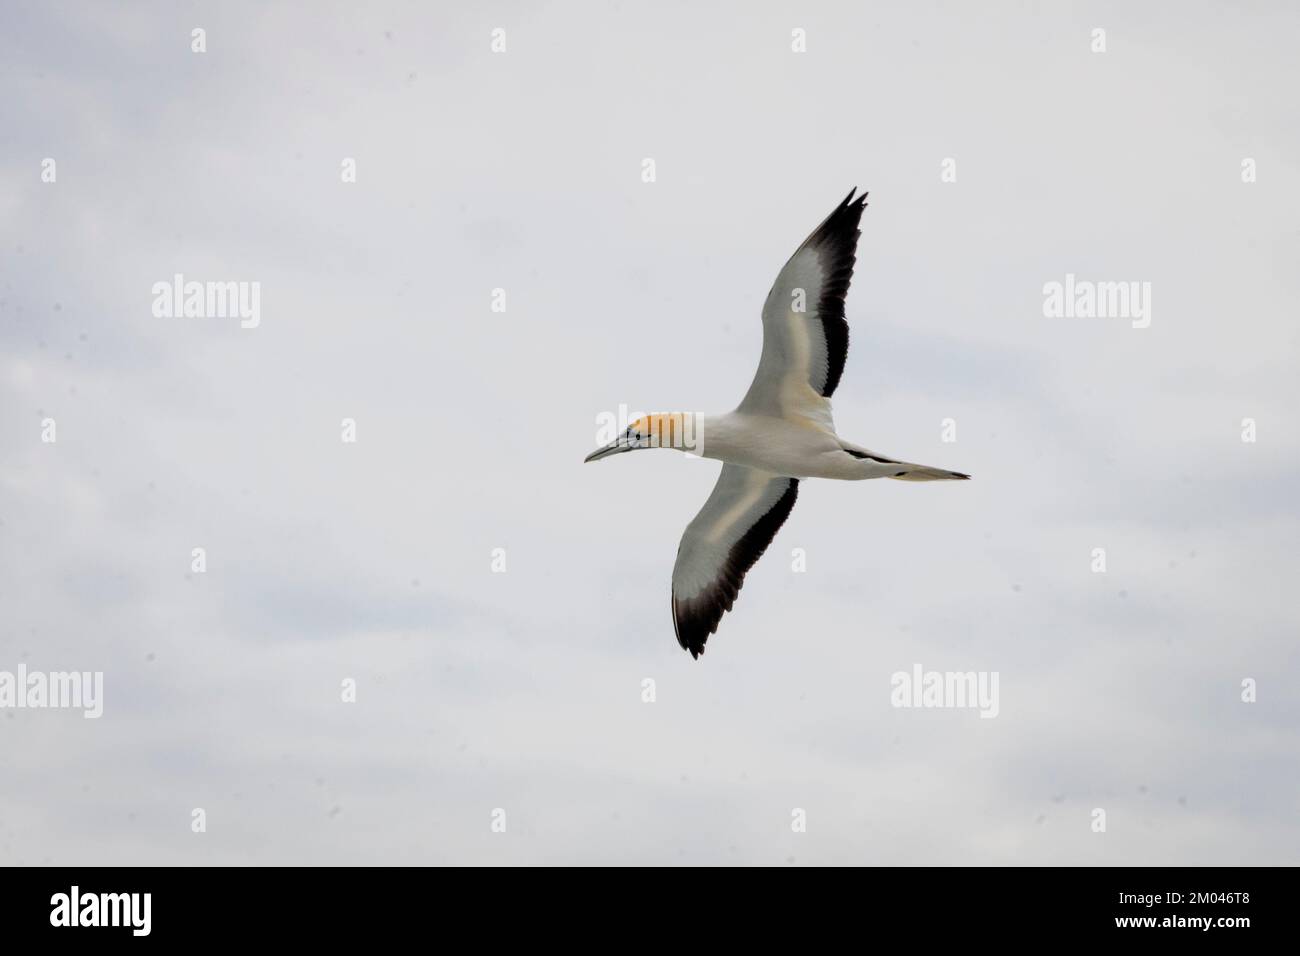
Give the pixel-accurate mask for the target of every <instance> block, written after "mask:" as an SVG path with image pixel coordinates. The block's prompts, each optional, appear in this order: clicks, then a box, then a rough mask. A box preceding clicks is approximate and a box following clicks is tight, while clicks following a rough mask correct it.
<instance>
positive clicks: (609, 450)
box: [582, 440, 632, 465]
mask: <svg viewBox="0 0 1300 956" xmlns="http://www.w3.org/2000/svg"><path fill="white" fill-rule="evenodd" d="M631 450H632V446H631V445H629V444H628V443H627V442H624V441H621V440H616V441H612V442H610V443H609V444H608V445H606V446H605V447H604V448H597V449H596V450H595V451H593V452H592V453H591V454H590V455H588V456H587V457H586V458H584V459H582V463H583V464H584V465H585V464H586V463H587V462H589V461H600V460H601V459H602V458H608V457H609V456H610V455H617V454H619V453H620V452H625V451H631Z"/></svg>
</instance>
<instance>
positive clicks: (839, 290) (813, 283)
mask: <svg viewBox="0 0 1300 956" xmlns="http://www.w3.org/2000/svg"><path fill="white" fill-rule="evenodd" d="M854 192H856V189H855V190H852V191H850V192H849V195H848V197H847V198H846V199H845V200H844V202H842V203H840V205H839V206H838V207H836V209H835V211H834V212H832V213H831V214H830V215H829V216H827V217H826V220H825V221H824V222H823V223H822V224H821V225H820V226H818V227H817V228H816V229H815V230H813V233H812V235H811V236H809V237H808V238H807V239H805V240H804V243H803V245H801V246H800V247H799V248H798V249H797V250H796V251H795V254H794V255H793V256H791V257H790V261H789V262H787V263H786V264H785V267H784V268H783V269H782V270H781V272H780V274H779V275H778V276H777V277H776V284H775V285H773V286H772V291H771V292H769V293H768V294H767V301H766V302H765V303H764V304H763V354H762V357H761V358H760V359H759V361H758V371H757V372H756V373H755V374H754V381H753V383H752V384H751V385H750V386H749V391H748V392H747V393H746V394H745V398H744V400H743V401H742V402H741V403H740V408H739V410H740V411H742V412H750V413H753V414H761V415H773V416H777V417H782V418H797V417H802V418H809V419H812V420H813V421H816V422H819V423H823V424H827V425H830V424H831V421H830V401H829V399H830V397H831V394H832V393H834V391H835V386H837V385H838V384H839V383H840V375H841V374H842V373H843V372H844V359H845V358H846V357H847V356H848V354H849V324H848V323H847V322H845V321H844V297H845V295H847V294H848V291H849V280H850V279H851V278H852V277H853V263H854V261H855V260H856V255H855V252H856V250H857V246H858V236H859V235H860V233H859V231H858V223H859V222H861V221H862V210H863V209H864V208H866V205H867V194H866V193H863V194H862V195H861V196H859V197H858V198H856V199H854V198H853V193H854ZM832 427H833V426H832Z"/></svg>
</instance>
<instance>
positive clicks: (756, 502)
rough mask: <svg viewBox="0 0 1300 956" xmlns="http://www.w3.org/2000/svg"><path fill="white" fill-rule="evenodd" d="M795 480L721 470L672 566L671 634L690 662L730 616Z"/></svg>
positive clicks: (781, 518)
mask: <svg viewBox="0 0 1300 956" xmlns="http://www.w3.org/2000/svg"><path fill="white" fill-rule="evenodd" d="M798 494H799V480H798V479H797V478H785V477H782V476H780V475H773V474H771V473H769V472H766V471H759V470H758V469H756V468H747V467H745V466H744V465H723V466H722V474H721V475H719V476H718V483H717V484H716V485H714V487H713V494H711V495H709V500H708V501H706V502H704V507H703V508H701V509H700V513H699V514H697V515H696V516H695V518H694V520H693V521H691V523H690V524H689V525H687V526H686V533H685V534H683V535H682V543H681V546H680V547H678V549H677V563H676V564H675V565H674V566H673V629H674V630H675V631H676V632H677V643H678V644H680V645H681V646H682V647H683V648H684V649H685V650H688V651H690V652H691V656H692V657H699V656H700V655H701V654H703V653H704V642H705V641H707V640H708V639H709V635H710V634H712V633H713V632H714V631H716V630H717V629H718V622H719V621H720V620H722V615H723V614H724V613H726V612H727V611H730V610H731V605H732V603H733V602H734V601H735V600H736V595H737V594H739V593H740V586H741V584H743V583H744V580H745V573H746V572H747V571H748V570H749V569H750V568H752V567H753V566H754V562H755V561H757V560H758V559H759V557H761V556H762V554H763V552H764V551H766V550H767V546H768V545H769V544H771V542H772V538H773V537H774V536H775V535H776V532H777V529H778V528H780V527H781V525H782V524H784V523H785V519H786V516H788V515H789V514H790V509H791V508H793V507H794V499H795V497H796V496H797V495H798Z"/></svg>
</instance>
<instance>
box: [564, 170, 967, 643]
mask: <svg viewBox="0 0 1300 956" xmlns="http://www.w3.org/2000/svg"><path fill="white" fill-rule="evenodd" d="M854 192H856V190H853V191H851V192H850V193H849V195H848V197H847V198H846V199H845V200H844V201H843V202H842V203H840V205H839V206H837V207H836V208H835V210H834V211H833V212H832V213H831V214H830V215H829V216H827V217H826V219H825V220H824V221H823V222H822V224H821V225H820V226H818V227H817V228H816V229H815V230H813V232H812V235H810V236H809V237H808V238H807V239H806V240H805V241H804V243H803V244H802V245H801V246H800V247H799V248H798V249H797V250H795V253H794V255H793V256H791V257H790V259H789V261H788V262H786V264H785V266H784V267H783V268H782V269H781V272H780V274H779V275H778V276H777V278H776V282H775V284H774V285H773V286H772V290H771V291H770V292H769V293H768V295H767V300H766V302H765V303H764V305H763V352H762V355H761V357H760V358H759V363H758V370H757V371H756V372H755V373H754V380H753V382H752V383H751V384H750V386H749V391H748V392H747V393H746V394H745V397H744V399H742V400H741V403H740V405H739V406H738V407H737V408H736V410H735V411H733V412H730V413H728V414H726V415H719V416H716V417H713V416H706V417H704V418H703V419H702V421H703V426H704V427H703V440H702V444H701V446H700V454H701V455H702V456H703V457H706V458H715V459H719V460H721V461H722V462H723V466H722V472H721V474H720V475H719V476H718V482H717V484H716V485H714V488H713V492H712V494H710V495H709V498H708V500H707V501H706V502H705V503H704V507H703V508H701V509H700V513H699V514H697V515H696V516H695V518H694V520H692V521H691V523H690V524H689V525H688V526H687V528H686V531H685V533H684V534H683V535H682V541H681V545H680V547H679V548H678V549H677V561H676V564H675V565H674V567H673V583H672V613H673V629H674V631H675V633H676V634H677V641H678V643H679V644H681V646H682V647H683V648H684V649H686V650H688V651H690V653H691V655H692V656H693V657H699V656H700V655H701V654H703V653H704V646H705V643H706V642H707V641H708V639H709V635H711V634H713V633H714V632H715V631H716V630H717V629H718V622H719V621H721V619H722V615H723V614H725V613H726V612H727V611H730V610H731V608H732V605H733V604H734V603H735V600H736V597H737V595H738V594H739V593H740V588H741V585H742V584H743V583H744V580H745V574H746V573H747V572H748V571H749V569H750V568H751V567H753V566H754V562H756V561H757V560H758V559H759V558H760V557H761V556H762V554H763V552H764V551H765V550H767V547H768V545H770V544H771V543H772V539H773V537H775V535H776V532H777V530H778V529H779V528H780V527H781V525H782V524H783V523H784V522H785V519H786V518H787V517H788V516H789V514H790V511H791V509H792V508H794V503H795V499H796V498H797V497H798V494H799V482H800V480H801V479H804V478H834V479H841V480H849V481H856V480H862V479H868V478H895V479H899V480H904V481H943V480H951V479H962V478H967V477H969V476H967V475H964V474H961V473H960V472H955V471H948V470H946V469H942V468H932V467H929V466H926V465H917V464H913V463H911V462H905V461H898V460H895V459H893V458H890V457H888V456H885V455H880V454H877V453H876V452H873V451H871V450H870V449H867V448H863V447H862V446H860V445H854V444H852V443H851V442H846V441H844V440H843V439H841V438H840V437H839V436H838V435H837V434H836V433H835V423H834V419H833V417H832V415H831V402H830V399H831V395H832V394H833V393H834V392H835V388H836V386H838V385H839V382H840V377H841V376H842V375H843V373H844V362H845V358H846V357H847V355H848V350H849V326H848V323H847V322H846V321H845V319H844V299H845V296H846V295H847V294H848V291H849V282H850V280H851V279H852V277H853V266H854V262H855V261H856V250H857V243H858V236H859V235H860V233H859V231H858V224H859V223H860V222H861V220H862V212H863V209H865V208H866V204H867V197H866V194H865V193H863V194H862V195H861V196H859V197H857V198H854ZM652 419H659V420H661V421H658V422H653V423H652V422H651V420H652ZM665 422H666V423H667V424H668V425H669V426H671V427H676V428H684V421H683V420H682V419H681V417H680V416H650V417H648V418H646V419H639V420H638V422H637V423H634V424H633V426H631V427H629V429H628V432H627V433H626V435H625V436H623V439H622V440H621V441H620V442H614V443H611V444H610V445H608V446H606V447H605V448H602V449H597V450H596V451H595V452H593V453H592V454H591V455H589V456H588V460H589V461H591V460H596V459H599V458H602V457H605V456H606V455H609V454H614V453H616V452H618V451H627V450H631V448H635V447H647V445H646V444H645V443H644V441H643V439H644V438H645V437H646V436H645V435H644V434H643V432H648V431H649V430H650V425H651V424H657V425H659V426H660V429H659V430H660V431H661V430H662V426H663V424H664V423H665ZM671 427H670V431H671V430H672V428H671Z"/></svg>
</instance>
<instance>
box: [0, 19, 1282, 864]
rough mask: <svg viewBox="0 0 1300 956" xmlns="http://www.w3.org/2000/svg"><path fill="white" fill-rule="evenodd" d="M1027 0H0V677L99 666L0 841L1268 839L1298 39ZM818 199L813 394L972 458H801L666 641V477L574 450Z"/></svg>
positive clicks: (419, 856) (73, 849) (655, 469)
mask: <svg viewBox="0 0 1300 956" xmlns="http://www.w3.org/2000/svg"><path fill="white" fill-rule="evenodd" d="M1044 6H1048V5H1044ZM1050 6H1052V7H1053V9H1051V10H1047V9H1040V8H1038V7H1036V6H1033V5H1029V4H1021V3H1003V4H1000V5H997V4H995V5H994V6H993V8H992V9H989V10H986V11H984V12H982V13H981V14H980V15H979V16H974V15H973V14H972V12H971V11H970V10H969V8H968V6H967V5H964V4H958V3H942V4H925V3H907V4H903V3H898V4H879V5H876V4H872V5H868V4H860V3H848V2H844V3H830V2H824V3H815V4H812V3H809V4H800V3H770V4H749V3H744V4H742V3H739V2H737V3H710V4H686V3H680V4H675V3H656V4H633V3H622V4H619V5H612V4H598V3H595V2H591V3H549V4H544V3H517V4H504V3H498V4H481V5H480V4H476V5H472V6H471V5H468V4H466V5H456V6H453V5H451V4H438V5H433V4H423V3H387V4H385V3H375V4H367V5H366V7H365V9H364V10H362V9H357V8H356V5H352V4H337V5H333V6H328V5H324V4H311V5H308V4H306V3H291V2H279V3H274V2H273V3H263V2H259V3H221V4H217V3H154V4H135V3H121V4H108V3H89V2H86V3H36V2H7V3H5V4H4V6H3V9H2V11H0V670H7V671H15V670H16V669H17V668H18V667H19V666H20V665H25V666H26V667H27V668H29V669H32V670H44V671H56V670H70V669H75V670H84V671H102V672H103V673H104V681H105V690H104V696H105V700H104V715H103V717H102V718H101V719H99V720H85V719H83V718H82V717H81V715H80V713H78V712H75V711H60V710H27V709H25V710H13V709H10V710H5V711H4V712H3V713H2V714H0V862H4V863H29V864H31V863H42V862H50V863H57V864H109V863H119V864H120V863H132V864H134V863H141V864H143V863H164V864H208V863H211V864H241V863H311V864H320V863H403V864H410V863H541V862H554V863H577V862H584V863H623V862H644V863H750V864H787V863H789V862H794V863H796V864H827V863H883V864H908V863H927V864H936V863H937V864H969V863H985V864H1014V863H1077V864H1102V863H1107V864H1162V863H1184V864H1197V863H1296V862H1297V861H1300V825H1298V824H1297V819H1298V815H1297V805H1298V797H1300V794H1298V788H1300V772H1298V770H1300V768H1298V767H1297V760H1298V754H1300V746H1298V744H1300V737H1298V733H1300V703H1298V702H1297V687H1298V686H1300V654H1298V653H1297V644H1296V638H1297V634H1298V633H1300V610H1297V605H1296V601H1295V599H1294V598H1295V583H1294V582H1295V577H1296V572H1297V556H1296V540H1297V533H1298V532H1300V515H1298V513H1297V507H1296V504H1295V493H1296V489H1297V485H1298V483H1300V437H1298V436H1297V430H1296V425H1295V410H1296V407H1297V402H1300V379H1298V378H1297V376H1296V364H1297V357H1298V356H1297V327H1296V301H1297V298H1298V294H1300V278H1297V271H1296V262H1297V259H1298V258H1300V231H1297V225H1296V223H1297V221H1298V219H1297V212H1298V211H1300V201H1298V200H1300V187H1298V185H1297V183H1298V179H1297V176H1298V175H1300V161H1298V160H1297V156H1298V155H1300V115H1298V114H1297V105H1296V99H1295V90H1296V87H1297V79H1298V78H1300V70H1298V68H1297V66H1296V63H1295V58H1294V49H1295V45H1296V41H1297V36H1298V34H1300V15H1297V13H1296V12H1295V10H1294V8H1293V6H1292V5H1290V4H1285V3H1264V2H1260V3H1247V4H1238V5H1227V4H1218V3H1190V4H1189V3H1164V4H1160V3H1152V4H1142V5H1133V4H1124V3H1116V4H1107V3H1089V4H1076V5H1072V6H1066V5H1050ZM1135 7H1137V8H1135ZM196 27H201V28H203V29H204V30H206V44H207V50H206V52H205V53H194V52H192V50H191V31H192V30H193V29H194V28H196ZM496 28H500V29H502V30H504V31H505V37H506V52H504V53H498V54H494V53H493V52H492V51H491V49H490V45H491V40H492V31H493V30H494V29H496ZM796 28H801V29H803V30H805V31H806V36H807V51H806V52H804V53H795V52H793V51H792V49H791V44H792V31H793V30H794V29H796ZM1095 28H1102V29H1104V30H1105V42H1106V50H1105V52H1104V53H1095V52H1093V51H1092V49H1091V48H1092V46H1093V43H1094V40H1093V30H1094V29H1095ZM349 157H350V158H353V159H355V161H356V169H357V181H356V182H355V183H344V182H342V176H341V164H342V162H343V160H344V159H345V158H349ZM647 157H649V158H653V159H654V160H655V167H656V174H657V176H656V181H655V182H653V183H646V182H643V181H642V175H641V172H642V161H643V159H645V158H647ZM47 158H52V159H54V160H55V162H56V167H55V168H56V171H57V179H56V181H55V182H52V183H47V182H42V162H43V160H45V159H47ZM946 158H952V159H954V160H955V162H956V172H957V176H956V181H955V182H944V181H942V178H941V172H942V164H943V162H944V160H945V159H946ZM1247 158H1250V159H1253V160H1254V161H1255V165H1254V168H1255V170H1256V181H1255V182H1250V183H1246V182H1243V174H1242V169H1243V166H1242V164H1243V160H1244V159H1247ZM854 185H856V186H859V187H861V188H864V189H868V190H870V193H871V205H870V208H869V209H868V210H867V213H866V215H865V217H864V219H863V235H862V240H861V244H860V246H859V255H858V266H857V272H856V275H855V279H854V282H853V287H852V290H851V292H850V295H849V299H848V317H849V321H850V324H851V326H852V330H853V331H852V336H853V347H852V349H851V351H850V354H849V359H848V365H847V368H846V370H845V373H844V377H843V381H842V384H841V385H840V388H839V391H838V392H837V394H836V396H835V407H836V421H837V424H838V425H839V428H840V430H841V432H842V433H843V434H844V435H845V436H846V437H848V438H849V439H851V440H853V441H856V442H860V443H862V444H865V445H868V446H869V447H872V448H875V449H878V450H880V451H882V452H884V453H886V454H891V455H894V456H897V457H902V458H907V459H909V460H913V461H923V462H927V463H933V464H936V465H941V466H944V467H951V468H956V469H960V470H962V471H966V472H970V473H972V474H973V475H974V476H975V480H973V481H971V482H968V483H952V484H906V483H900V482H889V481H878V482H864V483H831V482H816V481H813V482H807V483H805V484H804V486H803V488H802V490H801V494H800V497H799V502H798V505H797V507H796V508H795V510H794V512H793V514H792V516H791V518H790V520H789V521H788V522H787V524H786V525H785V527H784V528H783V529H782V531H781V532H780V534H779V535H778V536H777V538H776V541H775V543H774V544H773V546H772V549H771V550H770V551H769V553H768V555H767V556H766V557H765V558H764V559H763V560H762V561H761V562H760V563H759V564H758V565H757V566H756V567H755V568H754V570H753V571H752V572H751V574H750V576H749V578H748V580H747V583H746V586H745V589H744V591H743V593H742V595H741V597H740V600H739V601H738V603H737V605H736V609H735V611H734V612H733V613H732V614H730V615H728V617H727V618H725V619H724V621H723V624H722V628H721V630H720V632H719V634H718V635H717V636H715V637H714V638H713V640H712V641H711V642H710V644H709V649H708V653H707V654H706V655H705V656H704V657H703V658H702V659H701V660H699V661H692V660H691V659H690V657H689V656H688V655H686V654H684V653H683V652H682V651H681V650H680V649H679V648H678V647H677V645H676V643H675V641H674V639H673V632H672V622H671V619H670V616H669V613H668V586H669V576H670V573H671V569H672V562H673V556H674V554H675V550H676V547H677V541H678V538H679V536H680V534H681V531H682V529H683V528H684V527H685V525H686V523H687V521H689V519H690V518H691V516H692V515H693V514H694V513H695V511H696V510H697V509H698V508H699V506H700V505H701V504H702V503H703V501H704V499H705V497H706V496H707V495H708V492H709V490H710V489H711V487H712V484H713V481H714V480H715V477H716V472H717V468H718V466H717V464H716V463H712V462H701V461H698V460H688V459H686V458H684V457H683V456H680V455H676V454H672V453H669V452H655V453H645V454H641V455H635V456H623V457H620V458H616V459H613V460H612V461H609V462H602V463H600V464H597V465H587V466H584V465H582V464H581V460H582V457H583V455H584V454H586V453H587V452H588V451H590V450H591V449H592V448H593V447H595V445H596V417H597V415H599V414H600V413H601V412H605V411H616V410H617V409H618V406H619V405H620V403H622V404H626V405H628V406H630V407H631V408H634V409H644V410H669V409H684V410H697V409H698V410H704V411H722V410H725V409H727V408H730V407H732V406H733V405H734V404H735V403H736V402H737V401H738V400H739V398H740V396H741V395H742V394H743V392H744V390H745V388H746V387H747V385H748V383H749V380H750V377H751V375H752V371H753V367H754V365H755V363H756V361H757V357H758V353H759V348H760V344H761V330H760V325H759V318H758V316H759V308H760V306H761V304H762V301H763V298H764V296H765V295H766V293H767V290H768V288H769V286H770V285H771V282H772V280H773V278H774V276H775V274H776V272H777V270H778V269H779V267H780V266H781V264H782V263H783V261H784V260H785V258H786V257H787V256H788V255H789V254H790V253H791V252H792V251H793V249H794V248H795V246H796V245H797V244H798V242H799V241H800V240H801V239H802V238H803V237H804V236H805V235H806V234H807V233H808V231H809V230H810V229H811V228H812V227H813V226H814V225H816V223H817V222H818V221H819V220H820V219H821V218H822V217H823V216H824V215H825V214H826V213H827V212H828V211H829V210H830V209H831V208H832V207H833V206H834V204H835V203H836V202H838V201H839V200H840V199H841V198H842V197H843V196H844V194H845V193H847V192H848V190H849V188H850V187H851V186H854ZM176 273H182V274H184V275H185V276H186V277H187V278H190V279H198V280H231V281H239V282H259V283H260V288H261V323H260V325H259V326H258V327H257V328H256V329H241V328H240V326H239V321H238V319H231V318H220V317H210V318H189V319H183V318H182V319H171V318H158V317H156V316H155V315H154V314H153V312H152V308H151V306H152V302H153V295H152V292H151V289H152V286H153V284H154V283H155V282H158V281H166V280H169V279H170V277H171V276H173V275H174V274H176ZM1067 273H1073V274H1076V275H1077V276H1078V277H1079V278H1080V279H1088V280H1095V281H1106V280H1111V281H1138V282H1149V283H1150V284H1151V290H1152V292H1151V324H1150V326H1149V327H1148V328H1145V329H1136V328H1133V326H1132V323H1131V322H1130V321H1129V320H1128V319H1125V318H1048V317H1045V316H1044V314H1043V286H1044V284H1045V283H1048V282H1052V281H1063V280H1064V278H1065V276H1066V274H1067ZM496 288H503V289H505V290H506V303H507V307H506V311H505V312H504V313H501V312H493V311H492V309H491V307H490V306H491V301H492V290H493V289H496ZM344 418H353V419H355V420H356V422H357V441H356V442H355V443H351V444H349V443H344V442H343V441H341V437H340V423H341V420H342V419H344ZM1246 418H1250V419H1253V420H1254V421H1255V423H1256V429H1257V433H1256V434H1257V440H1256V441H1255V442H1253V443H1252V442H1244V441H1243V440H1242V431H1243V426H1242V422H1243V419H1246ZM45 419H53V420H54V421H55V422H56V423H57V441H56V442H54V443H50V442H45V441H42V431H43V429H42V422H43V421H44V420H45ZM944 419H953V420H954V421H955V423H956V430H957V435H956V437H957V440H956V441H955V442H951V443H945V442H943V441H942V434H941V423H942V422H943V421H944ZM196 547H202V548H205V549H206V553H207V570H206V572H205V573H202V574H196V573H191V552H192V549H194V548H196ZM498 548H502V549H505V554H506V569H507V570H506V572H505V573H493V571H492V554H493V551H494V549H498ZM795 548H802V549H803V550H804V552H805V553H806V556H807V557H806V560H807V570H806V572H804V573H795V572H794V571H792V557H791V554H792V549H795ZM1095 548H1104V549H1105V551H1106V561H1107V567H1106V571H1105V573H1094V571H1093V570H1092V564H1093V549H1095ZM914 664H921V665H922V666H923V667H924V668H925V669H927V670H930V669H933V670H941V671H947V670H954V671H956V670H961V671H965V670H975V671H996V672H998V674H999V675H1000V713H999V715H998V716H997V718H996V719H991V720H983V719H980V718H979V717H978V715H977V714H976V713H974V712H972V711H970V710H959V709H936V710H909V709H896V708H894V707H892V706H891V704H890V678H891V675H892V674H893V673H895V672H896V671H900V670H910V669H911V668H912V666H913V665H914ZM347 678H351V679H353V680H355V681H356V682H357V700H356V702H355V703H344V702H342V701H341V699H340V698H341V692H340V687H341V682H342V681H343V680H344V679H347ZM1248 678H1250V679H1254V680H1255V681H1257V688H1258V698H1257V701H1256V702H1255V703H1244V702H1243V701H1242V700H1241V696H1242V689H1241V688H1242V681H1243V680H1245V679H1248ZM646 679H653V680H654V681H655V689H656V699H655V701H654V703H644V702H643V700H642V686H643V685H642V682H643V681H644V680H646ZM195 808H203V809H204V810H205V811H206V816H207V831H206V832H205V833H194V832H192V830H191V814H192V811H193V810H194V809H195ZM496 808H501V809H504V810H505V811H506V819H507V828H506V832H505V833H494V832H492V830H491V822H492V813H493V810H494V809H496ZM795 808H799V809H802V810H804V811H806V815H807V832H805V833H796V832H793V831H792V826H791V823H792V811H793V810H794V809H795ZM1095 808H1101V809H1104V810H1105V811H1106V821H1107V827H1106V832H1105V833H1095V832H1093V831H1092V827H1091V822H1092V812H1093V810H1094V809H1095Z"/></svg>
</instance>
